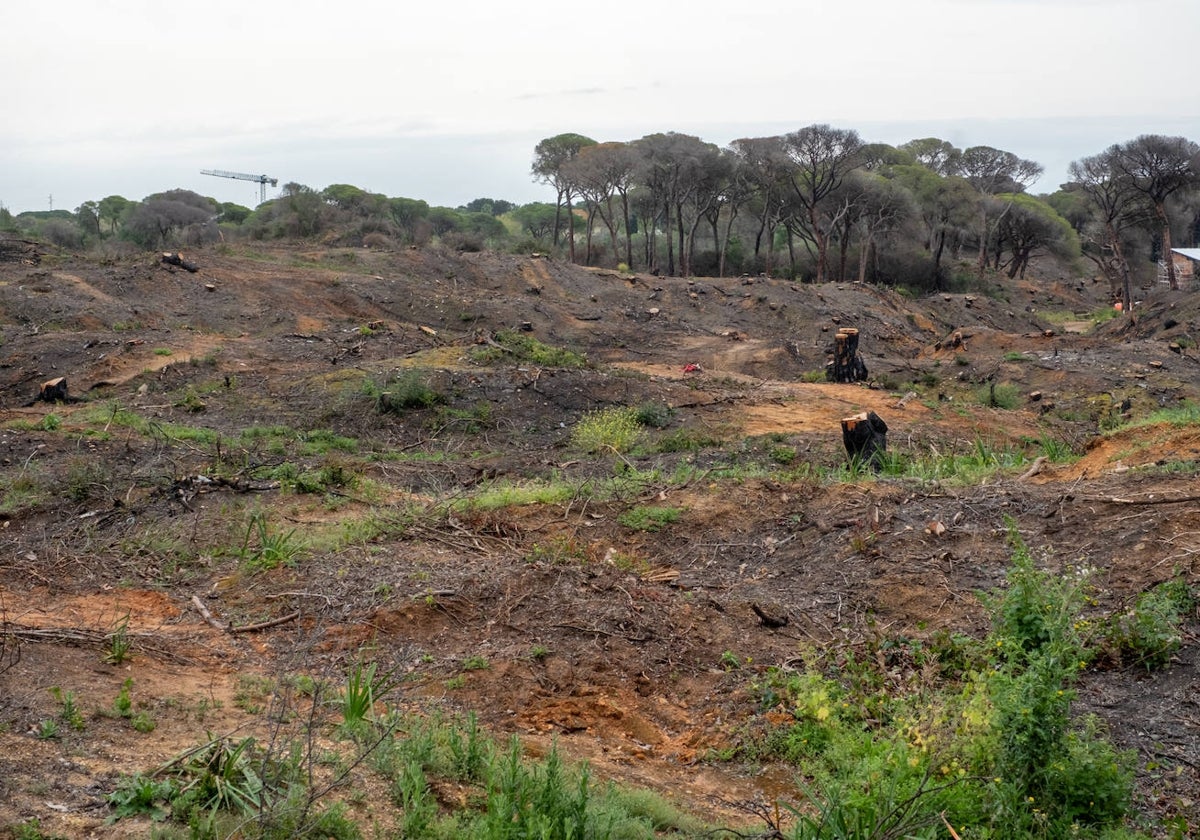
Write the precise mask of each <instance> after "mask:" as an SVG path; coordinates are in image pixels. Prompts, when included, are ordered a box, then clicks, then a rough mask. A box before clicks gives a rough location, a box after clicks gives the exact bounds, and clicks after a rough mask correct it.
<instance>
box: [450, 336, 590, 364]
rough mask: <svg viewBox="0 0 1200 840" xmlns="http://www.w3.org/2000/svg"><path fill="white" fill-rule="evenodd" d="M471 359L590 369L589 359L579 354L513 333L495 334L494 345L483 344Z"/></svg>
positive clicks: (487, 361) (487, 362)
mask: <svg viewBox="0 0 1200 840" xmlns="http://www.w3.org/2000/svg"><path fill="white" fill-rule="evenodd" d="M471 358H472V359H474V360H475V361H476V362H480V363H482V364H494V363H496V362H504V361H512V362H532V363H533V364H536V365H543V366H545V367H559V368H581V367H586V366H587V358H586V357H584V356H582V355H580V354H579V353H575V352H573V351H571V350H566V349H563V348H560V347H551V346H550V345H548V344H543V343H542V342H540V341H538V340H537V339H536V338H534V337H533V336H530V335H526V334H525V333H520V332H516V331H514V330H500V331H499V332H497V333H496V336H495V338H494V340H493V343H491V344H486V345H480V346H478V347H476V348H475V349H474V350H472V351H471Z"/></svg>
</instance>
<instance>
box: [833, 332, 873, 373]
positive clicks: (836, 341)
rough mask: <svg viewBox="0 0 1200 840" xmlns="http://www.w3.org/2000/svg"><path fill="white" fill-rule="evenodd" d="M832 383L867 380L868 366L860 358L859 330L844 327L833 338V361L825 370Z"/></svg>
mask: <svg viewBox="0 0 1200 840" xmlns="http://www.w3.org/2000/svg"><path fill="white" fill-rule="evenodd" d="M825 378H826V379H828V380H829V381H830V382H843V383H845V382H862V381H863V380H865V379H866V378H867V366H866V365H865V364H863V361H862V359H860V358H859V357H858V330H856V329H855V328H854V327H842V328H841V329H839V330H838V331H837V335H835V336H834V337H833V361H832V362H830V363H829V364H828V365H827V366H826V368H825Z"/></svg>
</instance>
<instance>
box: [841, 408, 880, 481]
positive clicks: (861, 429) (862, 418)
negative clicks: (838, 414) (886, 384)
mask: <svg viewBox="0 0 1200 840" xmlns="http://www.w3.org/2000/svg"><path fill="white" fill-rule="evenodd" d="M887 430H888V427H887V423H885V422H883V418H882V417H880V416H879V415H878V414H876V413H875V412H874V411H864V412H862V413H861V414H855V415H854V416H853V417H845V418H843V419H842V443H844V444H845V446H846V454H848V455H849V456H850V463H851V464H863V465H866V466H870V468H871V469H872V470H874V471H876V472H878V471H879V470H880V469H881V468H882V467H883V457H884V455H885V454H886V453H887Z"/></svg>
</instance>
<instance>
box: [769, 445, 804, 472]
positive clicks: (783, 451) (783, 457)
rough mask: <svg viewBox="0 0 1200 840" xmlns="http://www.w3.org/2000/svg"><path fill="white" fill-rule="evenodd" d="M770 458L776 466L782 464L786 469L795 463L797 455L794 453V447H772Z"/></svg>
mask: <svg viewBox="0 0 1200 840" xmlns="http://www.w3.org/2000/svg"><path fill="white" fill-rule="evenodd" d="M770 456H771V460H772V461H774V462H775V463H776V464H782V465H783V466H785V467H786V466H788V465H789V464H791V463H793V462H795V460H796V458H798V457H799V453H798V452H796V447H794V446H773V447H771V452H770Z"/></svg>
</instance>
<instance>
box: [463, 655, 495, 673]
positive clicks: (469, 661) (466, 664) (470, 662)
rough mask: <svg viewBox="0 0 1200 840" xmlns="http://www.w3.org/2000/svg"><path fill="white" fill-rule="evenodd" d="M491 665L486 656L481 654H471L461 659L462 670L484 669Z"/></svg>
mask: <svg viewBox="0 0 1200 840" xmlns="http://www.w3.org/2000/svg"><path fill="white" fill-rule="evenodd" d="M491 667H492V665H491V663H490V662H488V659H487V657H486V656H483V655H481V654H473V655H471V656H468V657H467V658H466V659H464V660H463V661H462V669H463V670H464V671H486V670H487V669H488V668H491Z"/></svg>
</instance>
